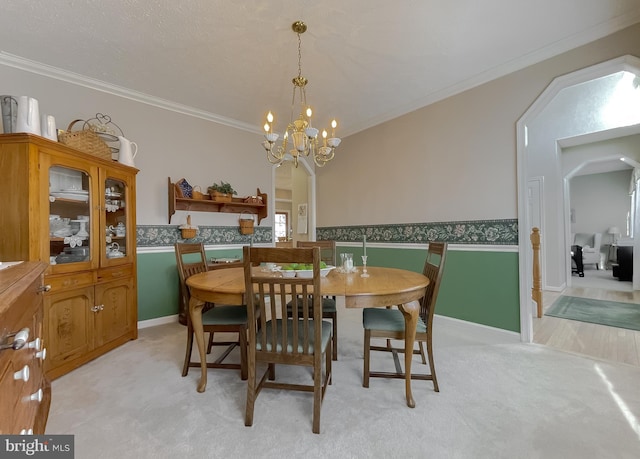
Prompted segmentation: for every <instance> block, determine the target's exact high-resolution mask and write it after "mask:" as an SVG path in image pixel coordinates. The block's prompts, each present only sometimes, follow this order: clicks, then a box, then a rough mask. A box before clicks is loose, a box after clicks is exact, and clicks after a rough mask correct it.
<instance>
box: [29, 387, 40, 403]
mask: <svg viewBox="0 0 640 459" xmlns="http://www.w3.org/2000/svg"><path fill="white" fill-rule="evenodd" d="M42 396H43V392H42V389H38V391H37V392H34V393H33V394H31V395H29V396H28V397H25V398H24V401H25V402H38V403H40V402H41V401H42Z"/></svg>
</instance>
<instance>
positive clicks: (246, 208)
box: [169, 177, 267, 225]
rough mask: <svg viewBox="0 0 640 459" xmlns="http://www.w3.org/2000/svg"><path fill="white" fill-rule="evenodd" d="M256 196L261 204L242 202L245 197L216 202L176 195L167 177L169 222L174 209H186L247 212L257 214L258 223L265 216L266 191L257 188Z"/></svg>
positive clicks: (173, 185)
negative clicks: (260, 199) (259, 198)
mask: <svg viewBox="0 0 640 459" xmlns="http://www.w3.org/2000/svg"><path fill="white" fill-rule="evenodd" d="M256 196H260V197H262V204H254V203H248V202H244V200H245V199H246V198H233V199H232V200H231V202H218V201H212V200H210V199H188V198H179V197H177V196H176V188H175V184H174V183H172V182H171V177H169V224H171V217H172V216H173V214H175V213H176V210H187V211H190V212H226V213H234V214H239V213H242V212H249V213H251V214H254V215H257V216H258V225H259V224H260V222H261V221H262V219H263V218H265V217H266V216H267V193H262V192H260V188H258V189H257V193H256Z"/></svg>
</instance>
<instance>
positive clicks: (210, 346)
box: [207, 332, 213, 354]
mask: <svg viewBox="0 0 640 459" xmlns="http://www.w3.org/2000/svg"><path fill="white" fill-rule="evenodd" d="M212 347H213V332H210V333H209V344H208V345H207V354H211V348H212Z"/></svg>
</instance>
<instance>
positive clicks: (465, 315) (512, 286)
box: [337, 247, 520, 333]
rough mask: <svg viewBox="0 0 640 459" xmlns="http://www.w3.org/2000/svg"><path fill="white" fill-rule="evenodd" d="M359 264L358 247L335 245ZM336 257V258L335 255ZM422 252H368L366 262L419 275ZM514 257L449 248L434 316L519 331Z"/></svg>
mask: <svg viewBox="0 0 640 459" xmlns="http://www.w3.org/2000/svg"><path fill="white" fill-rule="evenodd" d="M337 252H338V254H339V253H341V252H351V253H353V256H354V260H356V261H357V263H356V264H357V265H361V264H362V260H361V259H360V256H361V255H362V254H363V252H362V248H361V247H357V248H351V247H338V250H337ZM337 256H338V257H339V256H340V255H337ZM426 256H427V254H426V251H425V250H424V249H406V248H398V249H371V248H369V247H367V264H368V265H370V266H385V267H389V268H402V269H409V270H411V271H416V272H422V268H423V266H424V261H425V258H426ZM518 285H519V279H518V254H517V253H516V252H490V251H466V250H465V251H462V250H448V251H447V258H446V265H445V268H444V274H443V277H442V284H441V285H440V292H439V294H438V301H437V303H436V311H435V312H436V314H439V315H442V316H447V317H453V318H455V319H460V320H466V321H468V322H474V323H478V324H483V325H488V326H490V327H495V328H501V329H503V330H509V331H514V332H517V333H520V298H519V287H518Z"/></svg>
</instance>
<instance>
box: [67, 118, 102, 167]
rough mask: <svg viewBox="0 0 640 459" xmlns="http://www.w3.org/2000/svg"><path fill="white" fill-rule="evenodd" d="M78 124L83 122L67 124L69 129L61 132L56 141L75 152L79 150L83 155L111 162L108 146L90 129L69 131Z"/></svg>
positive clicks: (75, 121) (76, 121)
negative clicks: (86, 154) (73, 149)
mask: <svg viewBox="0 0 640 459" xmlns="http://www.w3.org/2000/svg"><path fill="white" fill-rule="evenodd" d="M78 122H84V121H83V120H74V121H72V122H71V124H69V127H68V128H67V130H66V131H65V132H61V133H60V135H58V141H59V142H60V143H63V144H65V145H68V146H70V147H72V148H75V149H76V150H80V151H82V152H84V153H88V154H90V155H92V156H97V157H98V158H102V159H108V160H111V159H112V158H111V149H110V148H109V146H108V145H107V144H106V143H105V142H104V140H102V139H101V138H100V137H98V134H96V132H95V131H94V130H93V129H92V128H91V127H90V128H89V129H83V130H81V131H71V129H73V126H74V124H76V123H78Z"/></svg>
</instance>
